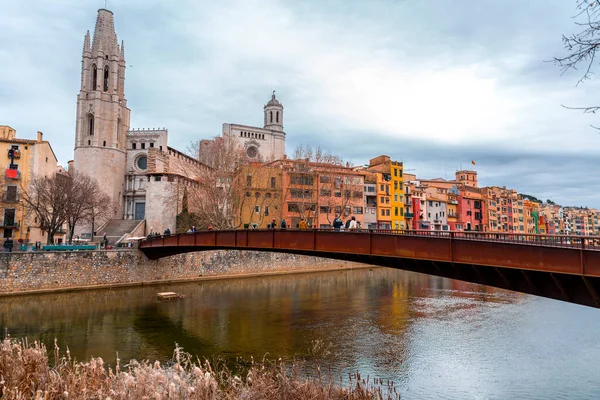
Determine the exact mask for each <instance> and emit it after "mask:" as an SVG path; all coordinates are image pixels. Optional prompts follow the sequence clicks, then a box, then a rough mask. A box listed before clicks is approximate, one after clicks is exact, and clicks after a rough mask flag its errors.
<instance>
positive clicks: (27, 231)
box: [0, 125, 64, 248]
mask: <svg viewBox="0 0 600 400" xmlns="http://www.w3.org/2000/svg"><path fill="white" fill-rule="evenodd" d="M57 161H58V160H57V159H56V155H55V154H54V151H52V147H51V146H50V143H48V142H47V141H44V140H43V134H42V132H38V133H37V139H36V140H30V139H20V138H17V132H16V130H15V129H13V128H11V127H10V126H6V125H0V167H1V168H2V177H3V179H2V184H1V185H0V192H1V193H2V197H1V198H0V206H1V207H2V210H1V211H0V212H1V214H0V232H1V233H2V238H9V237H11V238H13V240H14V241H15V242H16V241H22V242H23V243H35V242H38V241H39V242H42V243H45V242H46V237H45V232H44V231H43V230H42V229H41V228H40V226H39V224H38V221H37V218H36V217H35V215H33V213H31V212H28V210H27V207H25V204H24V202H23V199H22V194H23V192H24V191H26V190H28V187H29V184H30V182H31V181H32V179H33V178H34V177H35V176H46V177H52V176H54V174H55V173H56V170H57ZM60 233H61V232H59V234H58V235H56V236H55V240H57V241H62V240H64V232H62V233H63V235H60ZM14 246H15V248H17V243H15V244H14Z"/></svg>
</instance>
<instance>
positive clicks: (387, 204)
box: [369, 155, 410, 229]
mask: <svg viewBox="0 0 600 400" xmlns="http://www.w3.org/2000/svg"><path fill="white" fill-rule="evenodd" d="M369 171H372V172H376V173H377V222H378V224H377V225H378V227H379V228H380V229H409V228H410V227H407V226H405V221H404V206H405V204H404V166H403V164H402V162H400V161H392V160H390V157H388V156H385V155H381V156H379V157H375V158H373V159H371V160H370V161H369Z"/></svg>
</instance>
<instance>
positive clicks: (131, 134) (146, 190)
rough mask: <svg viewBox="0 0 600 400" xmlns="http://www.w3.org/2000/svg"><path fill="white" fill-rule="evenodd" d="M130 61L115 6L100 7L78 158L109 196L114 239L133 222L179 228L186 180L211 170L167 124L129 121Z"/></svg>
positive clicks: (87, 60) (81, 102)
mask: <svg viewBox="0 0 600 400" xmlns="http://www.w3.org/2000/svg"><path fill="white" fill-rule="evenodd" d="M125 65H126V64H125V47H124V44H123V42H121V44H120V45H119V44H118V41H117V35H116V33H115V27H114V19H113V13H112V12H111V11H109V10H106V9H100V10H98V16H97V19H96V26H95V29H94V36H93V40H90V33H89V31H88V32H87V33H86V35H85V37H84V42H83V54H82V70H81V89H80V92H79V95H78V96H77V124H76V134H75V151H74V162H73V163H72V166H73V169H74V170H75V172H76V173H81V174H85V175H88V176H91V177H93V178H95V179H96V180H97V181H98V183H99V184H100V187H101V188H103V189H104V190H105V192H106V194H108V196H109V197H110V199H111V203H112V204H110V205H107V207H110V209H111V210H112V215H113V220H112V221H110V222H109V223H108V224H107V225H106V226H104V227H100V229H102V230H103V231H105V230H108V236H109V237H111V236H112V237H111V239H112V241H116V240H118V238H120V237H121V236H122V235H123V234H125V233H129V232H131V231H132V230H133V229H136V232H137V233H138V234H146V233H148V232H149V231H150V229H151V228H152V230H153V231H155V232H162V231H164V230H165V229H167V228H168V229H170V230H171V231H172V232H174V231H175V228H176V226H175V224H176V216H177V214H178V213H179V212H180V211H181V210H180V200H181V197H182V194H183V191H184V187H185V186H187V185H193V184H195V182H196V181H195V180H194V178H196V177H197V175H198V174H200V173H201V171H206V166H204V165H203V164H202V163H200V162H199V161H198V160H196V159H194V158H191V157H189V156H187V155H185V154H183V153H182V152H180V151H178V150H175V149H173V148H170V147H168V131H167V130H166V129H164V128H163V129H154V128H152V129H133V130H130V129H129V118H130V113H131V111H130V110H129V108H127V100H126V99H125ZM266 109H267V107H265V110H266ZM271 109H275V108H273V107H270V108H269V110H271ZM282 110H283V107H281V110H280V111H281V113H282V114H281V116H280V118H283V111H282ZM265 112H266V111H265ZM128 220H129V221H131V223H124V221H128ZM144 221H145V224H144V223H143V222H144Z"/></svg>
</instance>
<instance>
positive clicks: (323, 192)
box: [319, 189, 331, 197]
mask: <svg viewBox="0 0 600 400" xmlns="http://www.w3.org/2000/svg"><path fill="white" fill-rule="evenodd" d="M319 196H321V197H330V196H331V190H330V189H321V190H320V191H319Z"/></svg>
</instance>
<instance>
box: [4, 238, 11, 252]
mask: <svg viewBox="0 0 600 400" xmlns="http://www.w3.org/2000/svg"><path fill="white" fill-rule="evenodd" d="M12 248H13V241H12V238H10V237H8V238H6V240H5V241H4V249H5V251H6V252H7V253H11V252H12Z"/></svg>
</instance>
